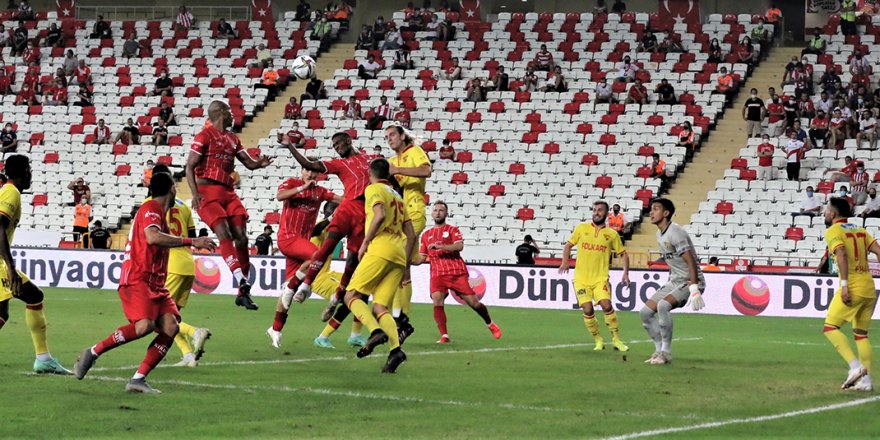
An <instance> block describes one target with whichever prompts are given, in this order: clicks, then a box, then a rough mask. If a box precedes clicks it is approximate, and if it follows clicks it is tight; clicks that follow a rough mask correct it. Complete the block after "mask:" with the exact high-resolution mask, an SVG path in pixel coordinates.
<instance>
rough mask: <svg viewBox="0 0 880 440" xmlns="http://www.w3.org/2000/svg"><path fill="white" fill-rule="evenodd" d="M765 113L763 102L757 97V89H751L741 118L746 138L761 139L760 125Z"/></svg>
mask: <svg viewBox="0 0 880 440" xmlns="http://www.w3.org/2000/svg"><path fill="white" fill-rule="evenodd" d="M766 113H767V108H766V107H764V100H763V99H761V98H759V97H758V89H755V88H753V89H752V90H751V95H750V96H749V98H748V99H746V103H745V105H744V106H743V109H742V117H743V119H744V120H745V121H746V136H747V137H750V138H753V137H761V124H762V123H763V122H764V116H765V114H766Z"/></svg>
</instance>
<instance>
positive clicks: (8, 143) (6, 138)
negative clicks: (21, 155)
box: [0, 122, 18, 153]
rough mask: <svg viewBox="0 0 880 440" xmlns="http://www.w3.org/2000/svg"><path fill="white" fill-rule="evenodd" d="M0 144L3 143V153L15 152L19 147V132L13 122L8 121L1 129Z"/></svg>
mask: <svg viewBox="0 0 880 440" xmlns="http://www.w3.org/2000/svg"><path fill="white" fill-rule="evenodd" d="M0 144H2V149H3V153H14V152H15V150H17V149H18V133H16V132H15V128H14V127H13V126H12V123H11V122H7V123H6V125H5V126H4V127H3V131H0Z"/></svg>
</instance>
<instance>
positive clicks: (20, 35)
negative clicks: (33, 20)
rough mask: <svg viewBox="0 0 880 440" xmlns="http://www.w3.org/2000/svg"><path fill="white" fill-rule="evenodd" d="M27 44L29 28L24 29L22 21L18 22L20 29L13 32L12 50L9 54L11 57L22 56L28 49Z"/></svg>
mask: <svg viewBox="0 0 880 440" xmlns="http://www.w3.org/2000/svg"><path fill="white" fill-rule="evenodd" d="M27 43H28V31H27V28H26V27H24V22H23V21H20V22H18V27H17V28H15V31H13V32H12V49H11V51H10V53H9V54H10V55H11V56H18V55H22V54H23V53H24V50H25V49H26V48H27Z"/></svg>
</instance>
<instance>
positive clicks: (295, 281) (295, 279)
mask: <svg viewBox="0 0 880 440" xmlns="http://www.w3.org/2000/svg"><path fill="white" fill-rule="evenodd" d="M305 277H306V274H305V272H301V271H296V274H295V275H294V276H292V277H290V279H289V280H287V288H288V289H290V290H296V288H297V287H299V285H300V283H302V280H303V278H305Z"/></svg>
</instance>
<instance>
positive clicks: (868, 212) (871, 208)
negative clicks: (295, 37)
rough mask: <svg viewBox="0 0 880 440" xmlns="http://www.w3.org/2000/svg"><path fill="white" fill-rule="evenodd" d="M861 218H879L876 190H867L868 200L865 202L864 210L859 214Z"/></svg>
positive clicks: (879, 202) (879, 210)
mask: <svg viewBox="0 0 880 440" xmlns="http://www.w3.org/2000/svg"><path fill="white" fill-rule="evenodd" d="M859 217H861V218H880V199H878V198H877V189H876V188H874V187H870V188H868V198H867V200H866V201H865V210H864V211H862V213H861V214H859Z"/></svg>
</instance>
